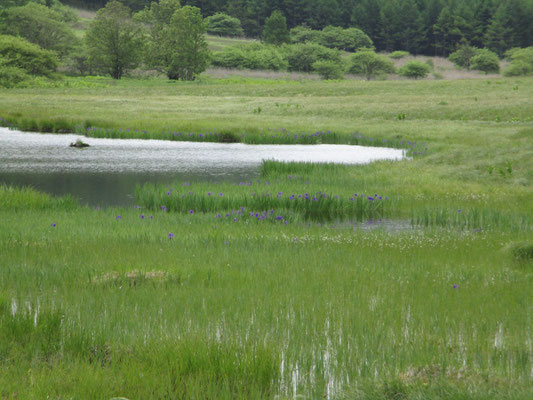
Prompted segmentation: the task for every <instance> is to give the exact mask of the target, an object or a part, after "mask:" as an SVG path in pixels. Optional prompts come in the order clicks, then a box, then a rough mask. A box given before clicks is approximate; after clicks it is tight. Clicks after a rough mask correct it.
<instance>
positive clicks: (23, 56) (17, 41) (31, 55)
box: [0, 35, 59, 77]
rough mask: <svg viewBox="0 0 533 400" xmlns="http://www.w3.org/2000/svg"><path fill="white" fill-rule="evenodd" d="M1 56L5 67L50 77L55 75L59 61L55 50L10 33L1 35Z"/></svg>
mask: <svg viewBox="0 0 533 400" xmlns="http://www.w3.org/2000/svg"><path fill="white" fill-rule="evenodd" d="M0 58H2V60H3V61H2V63H3V65H4V66H5V67H16V68H19V69H21V70H23V71H24V72H26V73H27V74H31V75H43V76H48V77H52V76H53V74H54V72H55V70H56V68H57V66H58V63H59V62H58V59H57V56H56V54H55V53H54V52H52V51H48V50H44V49H42V48H40V47H39V46H37V45H36V44H33V43H30V42H28V41H27V40H25V39H22V38H18V37H14V36H9V35H0ZM12 73H13V71H12Z"/></svg>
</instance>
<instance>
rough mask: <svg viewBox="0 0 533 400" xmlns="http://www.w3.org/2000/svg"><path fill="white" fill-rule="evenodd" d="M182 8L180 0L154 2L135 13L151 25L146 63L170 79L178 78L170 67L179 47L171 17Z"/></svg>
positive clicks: (139, 18)
mask: <svg viewBox="0 0 533 400" xmlns="http://www.w3.org/2000/svg"><path fill="white" fill-rule="evenodd" d="M179 8H180V2H179V0H161V1H159V2H155V1H154V2H152V3H151V4H150V7H149V8H148V7H147V8H146V9H145V10H143V11H141V12H139V13H137V14H135V19H136V20H139V21H141V22H144V23H145V24H146V25H147V26H148V27H149V40H148V43H147V44H146V53H145V57H144V61H145V63H146V65H148V66H149V67H151V68H154V69H156V70H158V71H160V72H164V73H165V74H166V75H167V76H168V77H169V78H170V79H178V78H179V77H178V76H175V75H174V74H173V72H172V70H171V68H170V66H171V64H172V59H173V57H174V54H175V52H176V48H177V37H175V35H174V32H173V29H172V25H171V19H172V16H173V15H174V13H175V12H176V11H177V10H178V9H179Z"/></svg>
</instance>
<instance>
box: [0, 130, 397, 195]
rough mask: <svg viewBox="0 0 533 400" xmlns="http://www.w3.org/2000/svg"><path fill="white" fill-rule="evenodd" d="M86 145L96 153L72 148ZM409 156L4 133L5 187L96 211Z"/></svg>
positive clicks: (0, 139)
mask: <svg viewBox="0 0 533 400" xmlns="http://www.w3.org/2000/svg"><path fill="white" fill-rule="evenodd" d="M79 138H82V140H83V141H84V142H86V143H88V144H89V145H90V147H89V148H86V149H77V148H71V147H69V144H70V143H71V142H74V141H76V139H79ZM403 156H404V153H403V151H402V150H397V149H389V148H381V147H376V148H374V147H363V146H347V145H246V144H242V143H198V142H170V141H158V140H139V139H129V140H122V139H96V138H85V137H80V136H78V135H49V134H38V133H22V132H17V131H10V130H8V129H6V128H0V183H8V184H13V185H30V186H33V187H35V188H37V189H39V190H43V191H46V192H48V193H52V194H55V195H64V194H67V193H70V194H72V195H74V196H75V197H78V198H79V199H81V201H82V202H84V203H87V204H93V205H96V204H98V205H128V204H132V202H133V191H134V188H135V185H136V184H138V183H145V182H154V183H171V182H173V181H175V180H190V181H202V180H210V181H222V180H225V181H235V182H238V181H242V180H247V179H252V178H256V177H258V175H259V165H260V163H261V161H262V160H266V159H273V160H278V161H310V162H337V163H346V164H362V163H368V162H371V161H376V160H386V159H387V160H398V159H401V158H403Z"/></svg>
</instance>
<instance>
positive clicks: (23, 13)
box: [0, 2, 77, 56]
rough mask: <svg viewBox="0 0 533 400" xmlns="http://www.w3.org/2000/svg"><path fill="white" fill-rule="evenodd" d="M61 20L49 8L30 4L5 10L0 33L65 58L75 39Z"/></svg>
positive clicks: (57, 14)
mask: <svg viewBox="0 0 533 400" xmlns="http://www.w3.org/2000/svg"><path fill="white" fill-rule="evenodd" d="M62 19H63V16H62V15H61V14H59V13H57V12H55V11H53V10H51V9H50V8H48V7H45V6H43V5H40V4H36V3H33V2H30V3H28V4H26V5H25V6H23V7H13V8H9V9H7V10H6V11H5V12H4V13H3V18H2V20H0V28H1V31H2V33H6V34H9V35H13V36H20V37H22V38H24V39H26V40H28V41H29V42H31V43H34V44H37V45H39V46H40V47H42V48H43V49H47V50H53V51H55V52H57V53H58V54H59V55H61V56H65V55H66V54H67V53H68V52H69V51H70V50H71V49H72V47H73V46H74V44H75V43H76V42H77V39H76V37H75V36H74V33H73V31H72V29H71V28H70V27H69V26H68V25H67V24H66V23H65V22H63V20H62Z"/></svg>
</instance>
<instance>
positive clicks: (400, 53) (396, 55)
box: [389, 50, 409, 60]
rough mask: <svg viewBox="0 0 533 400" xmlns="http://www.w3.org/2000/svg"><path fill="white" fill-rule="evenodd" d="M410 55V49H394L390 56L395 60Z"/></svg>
mask: <svg viewBox="0 0 533 400" xmlns="http://www.w3.org/2000/svg"><path fill="white" fill-rule="evenodd" d="M408 55H409V52H408V51H403V50H397V51H393V52H392V53H390V54H389V58H392V59H393V60H399V59H401V58H404V57H407V56H408Z"/></svg>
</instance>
